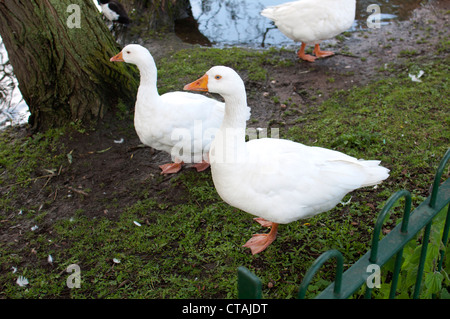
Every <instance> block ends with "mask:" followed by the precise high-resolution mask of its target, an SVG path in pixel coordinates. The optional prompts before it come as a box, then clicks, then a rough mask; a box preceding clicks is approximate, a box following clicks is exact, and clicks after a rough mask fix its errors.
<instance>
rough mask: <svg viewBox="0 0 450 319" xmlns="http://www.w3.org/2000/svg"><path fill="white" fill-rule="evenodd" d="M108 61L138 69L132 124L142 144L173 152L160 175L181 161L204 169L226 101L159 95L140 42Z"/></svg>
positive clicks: (152, 63)
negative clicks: (138, 79) (132, 65)
mask: <svg viewBox="0 0 450 319" xmlns="http://www.w3.org/2000/svg"><path fill="white" fill-rule="evenodd" d="M111 61H112V62H127V63H132V64H135V65H136V66H137V67H138V69H139V71H140V77H141V79H140V85H139V90H138V94H137V98H136V107H135V114H134V126H135V129H136V133H137V135H138V136H139V139H140V140H141V142H142V143H143V144H145V145H147V146H150V147H153V148H155V149H157V150H161V151H165V152H167V153H169V154H171V155H172V160H173V161H174V162H173V163H168V164H164V165H161V166H160V168H161V170H162V172H161V174H175V173H177V172H178V171H179V170H180V169H181V167H182V165H183V163H195V164H194V165H193V167H195V168H196V169H197V171H198V172H200V171H203V170H205V169H207V168H208V167H209V163H208V152H209V147H210V144H211V142H212V140H213V138H214V134H215V132H216V131H217V130H218V128H219V127H220V124H221V123H222V119H223V116H224V108H225V104H224V103H222V102H219V101H217V100H214V99H211V98H208V97H206V96H203V95H200V94H195V93H189V92H169V93H166V94H163V95H159V94H158V88H157V86H156V82H157V69H156V64H155V61H154V60H153V57H152V55H151V54H150V52H149V51H148V50H147V49H146V48H144V47H142V46H140V45H137V44H129V45H127V46H125V47H124V48H123V50H122V51H121V52H120V53H119V54H117V55H116V56H114V57H112V58H111Z"/></svg>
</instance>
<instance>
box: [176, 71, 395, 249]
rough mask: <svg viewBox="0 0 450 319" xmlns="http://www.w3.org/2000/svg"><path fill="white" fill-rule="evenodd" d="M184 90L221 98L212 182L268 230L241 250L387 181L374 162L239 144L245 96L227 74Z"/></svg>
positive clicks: (269, 144) (299, 148) (286, 146)
mask: <svg viewBox="0 0 450 319" xmlns="http://www.w3.org/2000/svg"><path fill="white" fill-rule="evenodd" d="M184 89H185V90H193V91H209V92H214V93H218V94H220V95H222V97H223V98H224V99H225V117H224V119H223V122H222V125H221V127H220V129H219V131H218V132H217V134H216V137H215V139H214V141H213V143H212V145H211V149H210V160H211V162H210V163H211V172H212V178H213V181H214V186H215V187H216V189H217V192H218V194H219V195H220V197H221V198H222V199H223V200H224V201H225V202H227V203H228V204H230V205H231V206H234V207H237V208H239V209H241V210H243V211H245V212H247V213H250V214H252V215H255V216H258V218H255V220H256V221H257V222H258V223H260V224H261V225H262V226H263V227H271V230H270V232H269V233H268V234H256V235H254V236H253V237H252V238H251V239H250V240H249V241H248V242H247V243H246V244H245V245H244V247H248V248H250V249H251V251H252V253H253V254H257V253H259V252H261V251H263V250H264V249H266V248H267V247H268V246H269V245H270V244H271V243H272V242H273V241H274V240H275V237H276V234H277V229H278V224H287V223H291V222H293V221H296V220H298V219H304V218H308V217H312V216H314V215H316V214H319V213H321V212H325V211H328V210H330V209H332V208H333V207H335V206H336V205H337V204H338V203H339V202H340V201H341V200H342V198H343V197H344V196H345V195H346V194H347V193H349V192H351V191H353V190H355V189H357V188H360V187H364V186H372V185H376V184H378V183H380V182H381V181H383V180H384V179H386V178H387V177H388V176H389V170H388V169H386V168H384V167H382V166H380V165H379V164H380V161H375V160H374V161H366V160H358V159H356V158H353V157H351V156H348V155H345V154H343V153H340V152H337V151H333V150H329V149H325V148H320V147H310V146H305V145H303V144H300V143H295V142H293V141H289V140H283V139H273V138H263V139H256V140H250V141H249V142H245V128H246V117H247V112H248V110H247V109H248V108H247V97H246V92H245V86H244V83H243V81H242V79H241V78H240V77H239V75H238V74H237V73H236V72H235V71H234V70H233V69H230V68H228V67H223V66H217V67H213V68H211V69H210V70H209V71H208V72H207V73H206V74H205V75H204V76H203V77H202V78H200V79H199V80H197V81H195V82H192V83H191V84H188V85H186V86H185V87H184Z"/></svg>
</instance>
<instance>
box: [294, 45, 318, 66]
mask: <svg viewBox="0 0 450 319" xmlns="http://www.w3.org/2000/svg"><path fill="white" fill-rule="evenodd" d="M305 48H306V43H302V46H301V47H300V50H298V52H297V56H298V57H299V58H300V59H302V60H304V61H308V62H314V61H315V60H316V59H317V58H316V57H314V56H312V55H309V54H306V53H305Z"/></svg>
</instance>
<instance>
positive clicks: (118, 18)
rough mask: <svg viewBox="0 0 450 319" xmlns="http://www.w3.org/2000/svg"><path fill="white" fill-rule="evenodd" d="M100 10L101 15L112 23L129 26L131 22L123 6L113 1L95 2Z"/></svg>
mask: <svg viewBox="0 0 450 319" xmlns="http://www.w3.org/2000/svg"><path fill="white" fill-rule="evenodd" d="M97 2H98V4H99V5H100V7H101V8H102V13H103V15H104V16H105V17H106V18H107V19H108V20H109V21H111V22H113V23H115V22H116V23H121V24H130V23H131V20H130V18H129V17H128V14H127V11H126V10H125V8H124V7H123V5H122V4H121V3H120V2H118V1H115V0H97Z"/></svg>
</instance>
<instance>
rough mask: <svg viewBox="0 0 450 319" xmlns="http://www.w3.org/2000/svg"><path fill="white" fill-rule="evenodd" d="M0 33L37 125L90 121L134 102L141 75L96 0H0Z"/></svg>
mask: <svg viewBox="0 0 450 319" xmlns="http://www.w3.org/2000/svg"><path fill="white" fill-rule="evenodd" d="M0 35H1V36H2V38H3V42H4V44H5V47H6V50H7V51H8V54H9V59H10V62H11V65H12V66H13V68H14V74H15V75H16V77H17V80H18V82H19V88H20V91H21V92H22V95H23V97H24V100H25V101H26V103H27V104H28V106H29V108H30V113H31V116H30V120H29V122H30V125H31V126H32V128H33V129H44V130H45V129H47V128H49V127H53V126H60V125H63V124H65V123H68V122H72V121H75V122H77V121H81V122H82V123H84V124H87V123H88V122H91V121H96V120H97V119H99V118H100V117H102V116H103V115H104V114H105V112H106V110H107V109H108V108H110V107H113V106H115V105H116V104H117V102H118V100H119V99H122V100H123V102H124V103H127V104H131V105H133V104H134V99H135V96H136V90H137V86H138V82H137V79H138V76H137V72H136V71H135V69H134V68H130V66H129V65H127V64H125V63H111V62H109V58H110V57H112V56H113V55H115V54H117V53H118V52H119V51H120V48H119V47H118V46H117V44H116V43H115V41H114V39H113V38H112V36H111V33H110V32H109V30H108V28H107V27H106V26H105V23H104V22H103V21H102V19H101V18H100V14H99V12H98V10H97V9H96V8H95V6H94V4H93V3H92V1H91V0H0Z"/></svg>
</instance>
